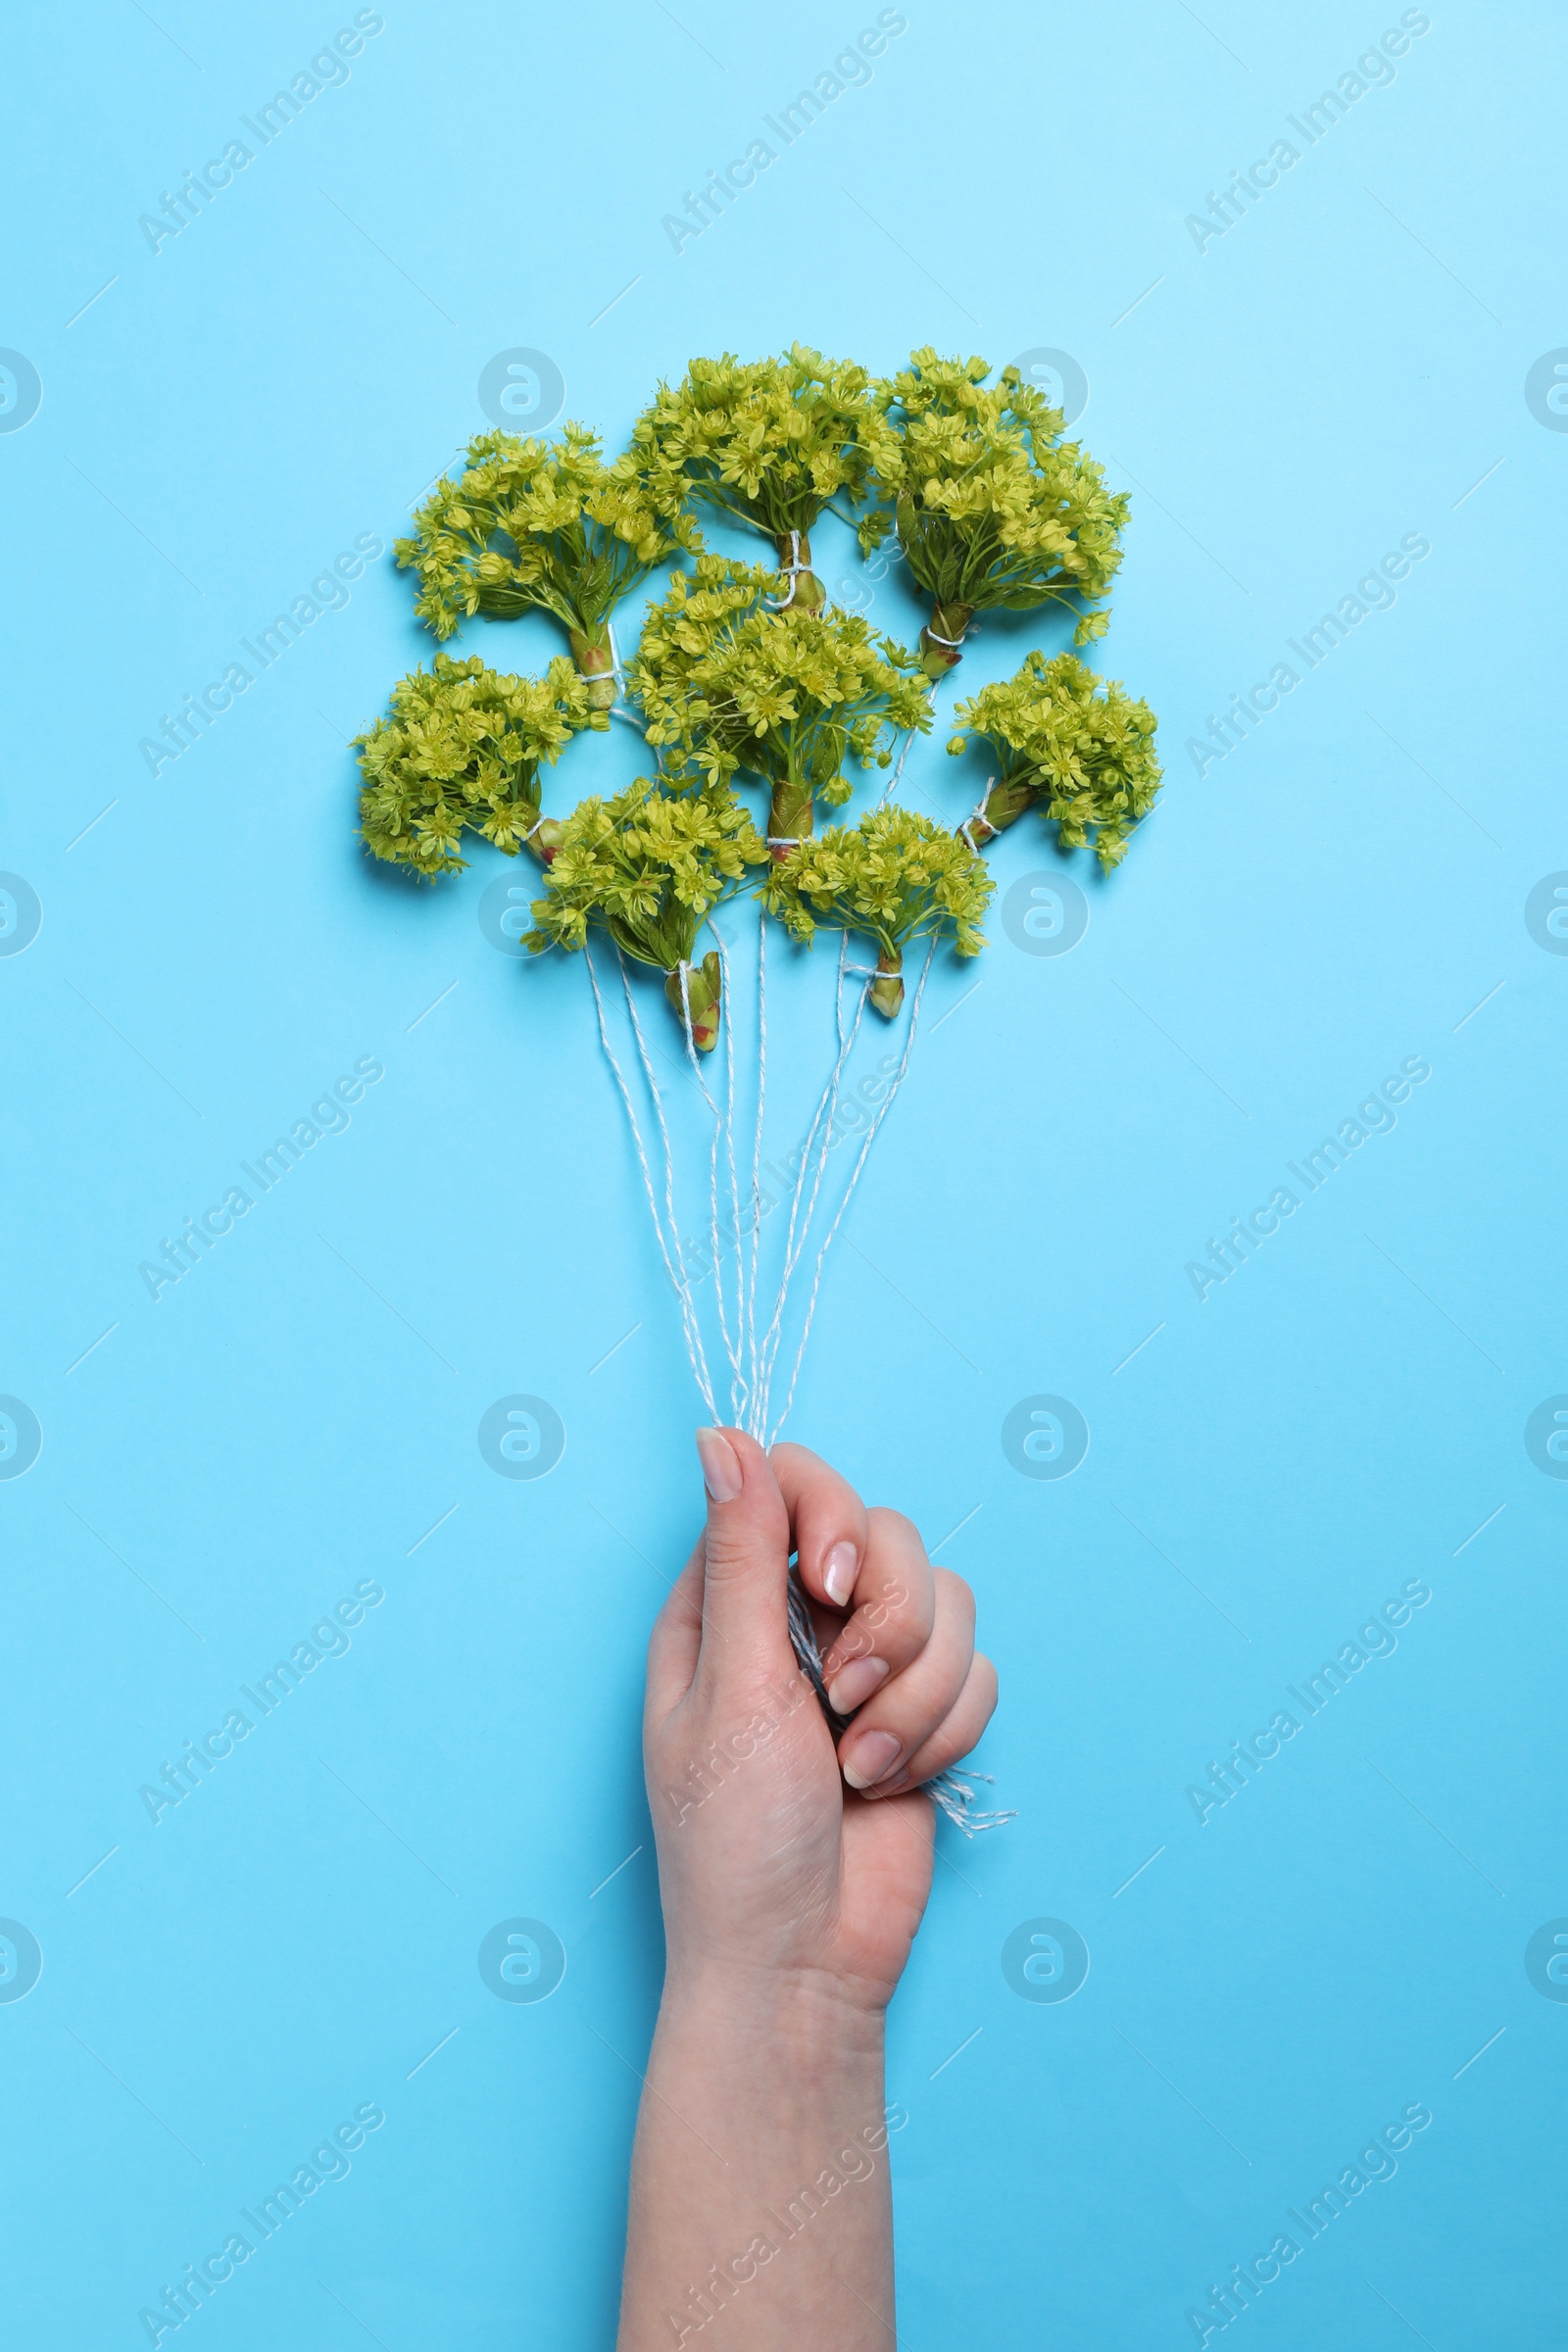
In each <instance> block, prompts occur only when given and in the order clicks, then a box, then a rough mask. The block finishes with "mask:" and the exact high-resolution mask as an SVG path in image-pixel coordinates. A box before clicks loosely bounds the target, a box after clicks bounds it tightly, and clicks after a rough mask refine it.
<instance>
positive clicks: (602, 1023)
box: [583, 941, 716, 1413]
mask: <svg viewBox="0 0 1568 2352" xmlns="http://www.w3.org/2000/svg"><path fill="white" fill-rule="evenodd" d="M583 958H584V961H585V962H586V963H587V966H588V977H589V980H590V981H591V982H592V984H593V992H594V1009H595V1010H596V1012H597V1013H598V1015H599V1042H600V1044H601V1045H602V1046H603V1047H604V1049H605V1059H606V1060H607V1061H608V1062H609V1064H610V1066H611V1068H612V1070H613V1072H614V1076H615V1084H616V1085H617V1086H618V1087H619V1089H620V1099H621V1102H622V1103H624V1104H625V1108H626V1123H627V1125H628V1126H629V1127H630V1129H631V1140H632V1143H633V1144H634V1145H635V1147H636V1151H637V1165H638V1166H639V1167H640V1168H641V1170H642V1174H643V1190H644V1191H645V1193H646V1194H647V1196H648V1213H649V1215H650V1216H651V1217H652V1219H653V1221H654V1237H655V1239H656V1240H657V1242H658V1244H659V1254H660V1256H661V1257H662V1259H663V1261H664V1271H665V1273H666V1274H667V1275H668V1276H669V1284H670V1288H671V1290H672V1291H673V1292H674V1294H675V1297H676V1298H677V1299H679V1301H680V1311H681V1325H682V1329H683V1330H684V1332H685V1335H686V1353H687V1355H688V1356H689V1357H690V1359H691V1367H692V1375H693V1378H694V1379H695V1380H696V1382H697V1386H698V1389H699V1391H700V1393H701V1395H702V1399H703V1402H704V1403H705V1404H706V1405H707V1407H708V1409H709V1411H710V1412H711V1413H713V1412H716V1407H715V1406H714V1403H713V1391H712V1386H711V1382H710V1380H709V1377H708V1366H707V1363H706V1361H705V1359H704V1357H703V1354H702V1335H701V1333H700V1332H699V1333H698V1334H697V1344H696V1346H695V1347H694V1346H693V1300H692V1299H691V1295H690V1290H689V1287H688V1285H687V1284H686V1283H685V1281H684V1280H683V1279H682V1276H681V1275H678V1274H677V1273H676V1271H675V1267H674V1264H673V1262H672V1260H671V1258H670V1253H669V1249H668V1246H667V1245H666V1243H665V1240H664V1228H663V1224H662V1220H661V1218H660V1214H659V1204H658V1201H656V1200H655V1198H654V1174H653V1170H652V1168H651V1167H650V1166H649V1164H648V1153H647V1152H646V1150H645V1149H644V1146H643V1138H642V1130H641V1128H640V1127H639V1126H638V1124H637V1113H636V1110H635V1109H634V1107H633V1105H632V1099H631V1090H630V1088H629V1087H628V1086H627V1084H626V1078H625V1073H624V1072H623V1070H622V1069H621V1066H620V1062H619V1060H618V1058H617V1057H616V1054H615V1049H614V1047H613V1045H612V1044H611V1042H610V1029H609V1024H608V1023H607V1021H606V1019H605V1000H604V998H603V996H602V995H601V994H600V988H599V974H598V972H597V971H596V970H595V968H594V956H593V950H592V948H590V947H589V946H588V944H587V942H586V941H584V943H583ZM621 976H622V978H624V977H625V965H624V963H622V966H621Z"/></svg>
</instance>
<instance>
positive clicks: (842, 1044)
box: [759, 933, 865, 1424]
mask: <svg viewBox="0 0 1568 2352" xmlns="http://www.w3.org/2000/svg"><path fill="white" fill-rule="evenodd" d="M848 948H849V941H848V938H847V937H846V936H845V935H844V934H842V933H841V935H840V940H839V971H838V981H837V986H836V988H835V992H834V997H835V1017H836V1020H837V1023H838V1033H839V1052H838V1058H837V1060H836V1061H835V1062H834V1064H833V1067H832V1069H831V1070H830V1071H829V1073H828V1079H827V1084H826V1085H825V1086H824V1087H823V1089H822V1092H821V1095H820V1097H819V1098H818V1101H817V1105H816V1109H815V1111H814V1112H813V1113H812V1116H811V1123H810V1126H809V1128H808V1129H807V1133H806V1141H805V1143H804V1144H803V1145H802V1147H801V1164H800V1168H799V1170H798V1171H797V1174H796V1178H795V1190H794V1193H793V1194H792V1196H791V1199H790V1221H789V1230H788V1232H787V1233H786V1235H785V1239H784V1271H783V1274H782V1276H781V1278H780V1281H779V1286H778V1297H777V1299H775V1300H774V1303H773V1314H772V1319H771V1321H770V1322H769V1324H768V1327H767V1335H766V1337H765V1338H764V1340H763V1342H762V1381H761V1394H760V1398H759V1405H760V1412H761V1416H762V1419H763V1422H764V1424H765V1421H766V1416H767V1404H768V1397H769V1395H770V1393H771V1390H772V1385H773V1366H774V1363H775V1362H776V1361H777V1358H778V1350H779V1345H780V1341H781V1339H782V1337H783V1321H784V1307H785V1301H786V1299H787V1297H788V1294H789V1286H790V1282H791V1279H792V1277H793V1275H794V1273H795V1269H796V1267H797V1266H798V1265H799V1264H800V1262H801V1257H802V1255H803V1253H804V1251H805V1249H806V1240H807V1235H808V1233H809V1230H810V1223H811V1215H812V1211H813V1210H814V1209H815V1207H816V1200H817V1194H818V1193H819V1192H820V1190H821V1185H822V1175H823V1171H824V1170H825V1168H826V1166H827V1155H828V1152H829V1149H830V1148H831V1144H832V1138H833V1120H834V1117H835V1115H836V1113H837V1110H838V1098H839V1085H840V1081H841V1080H842V1078H843V1075H844V1065H845V1063H846V1062H847V1061H848V1060H849V1057H850V1054H851V1050H852V1049H853V1047H854V1044H855V1040H856V1035H857V1033H858V1029H859V1025H860V1014H861V1013H862V1011H863V1010H864V1008H865V996H864V993H863V992H862V994H861V997H860V1002H859V1004H858V1005H857V1006H856V1010H855V1020H854V1023H853V1025H852V1027H851V1029H850V1031H849V1033H848V1035H846V1034H845V1029H844V1014H843V994H844V961H845V956H846V955H847V953H848ZM818 1132H820V1134H821V1137H822V1147H821V1151H820V1152H818V1154H817V1161H816V1172H815V1181H814V1182H813V1184H812V1187H811V1198H810V1202H809V1206H808V1208H807V1211H806V1219H805V1222H804V1223H801V1222H800V1216H801V1202H802V1200H803V1198H804V1196H805V1192H806V1180H807V1171H808V1169H809V1166H810V1164H811V1153H812V1152H813V1151H814V1150H815V1148H816V1138H817V1135H818ZM797 1228H799V1240H797V1238H796V1236H797Z"/></svg>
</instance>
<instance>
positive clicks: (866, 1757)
mask: <svg viewBox="0 0 1568 2352" xmlns="http://www.w3.org/2000/svg"><path fill="white" fill-rule="evenodd" d="M902 1745H903V1742H902V1741H901V1740H897V1739H895V1738H894V1736H893V1734H892V1733H891V1732H862V1733H861V1735H860V1737H859V1739H858V1740H851V1742H850V1751H849V1753H850V1756H853V1757H854V1759H855V1761H854V1763H853V1764H852V1763H851V1762H850V1760H849V1756H841V1757H840V1758H839V1770H840V1771H841V1772H842V1773H843V1775H844V1778H845V1779H846V1780H847V1781H848V1782H849V1784H850V1787H851V1788H852V1789H869V1788H870V1787H871V1785H872V1784H873V1782H876V1781H879V1780H881V1778H882V1776H883V1774H884V1773H886V1772H891V1771H892V1769H893V1767H894V1765H895V1764H896V1763H897V1762H898V1758H899V1751H900V1748H901V1747H902Z"/></svg>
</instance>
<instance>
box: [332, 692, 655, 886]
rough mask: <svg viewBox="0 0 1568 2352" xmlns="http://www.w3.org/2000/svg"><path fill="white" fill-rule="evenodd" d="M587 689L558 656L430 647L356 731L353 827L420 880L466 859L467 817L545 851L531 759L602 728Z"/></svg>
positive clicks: (546, 827) (501, 838)
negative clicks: (531, 669) (500, 664)
mask: <svg viewBox="0 0 1568 2352" xmlns="http://www.w3.org/2000/svg"><path fill="white" fill-rule="evenodd" d="M589 695H590V689H589V688H588V687H587V686H585V685H584V683H583V681H582V679H581V678H580V677H579V676H578V674H577V672H576V670H575V669H574V668H573V667H572V665H571V663H570V662H567V661H565V660H564V658H558V659H557V660H556V661H554V662H551V664H550V667H549V669H548V671H547V672H546V674H545V676H544V677H542V678H515V677H509V676H505V675H503V674H501V673H500V672H498V671H496V670H493V669H487V668H486V667H485V665H484V663H483V662H479V661H471V662H459V661H455V660H454V659H453V657H452V655H450V654H437V656H436V658H435V666H434V669H433V670H424V669H417V670H415V671H413V672H412V673H411V674H410V675H409V676H408V677H406V678H401V679H400V680H399V681H398V683H397V685H396V686H394V687H393V689H392V710H391V714H390V716H388V717H386V718H383V719H379V720H378V721H377V722H376V724H375V725H374V726H373V727H371V728H370V729H369V730H368V733H366V734H364V735H360V736H358V737H356V739H355V742H356V748H357V749H358V751H359V755H360V767H361V771H362V772H363V774H364V777H365V786H364V789H363V791H362V792H361V794H360V825H361V830H362V832H363V834H364V838H365V846H366V848H367V849H368V850H369V852H370V853H371V855H372V857H376V858H385V859H387V861H388V862H389V863H390V864H393V865H402V866H407V867H408V868H409V870H410V871H411V872H413V873H416V874H420V875H423V876H424V877H426V878H427V879H429V878H431V877H433V876H434V875H436V874H449V873H455V872H457V870H458V869H459V868H460V867H461V866H463V865H464V864H466V859H465V858H463V856H462V855H461V852H460V844H461V841H462V836H463V831H464V827H465V826H466V827H467V828H468V829H469V830H470V831H471V832H474V833H478V834H480V835H481V836H482V837H483V838H484V840H486V841H489V842H493V843H494V844H495V846H496V848H497V849H499V850H505V851H506V852H507V854H508V856H509V857H511V856H515V854H516V852H517V850H519V849H520V848H521V847H522V846H523V844H524V843H526V844H527V845H528V846H529V847H530V848H531V849H533V850H534V851H535V852H536V854H538V855H539V856H540V857H541V858H548V854H549V834H550V832H551V830H552V828H551V826H550V823H549V820H548V819H542V818H541V816H540V801H539V773H538V771H539V765H540V762H541V761H551V760H555V759H556V758H557V757H558V756H559V754H560V753H561V752H562V750H563V749H564V746H565V745H566V744H567V743H569V742H570V740H571V738H572V736H573V735H574V734H575V733H576V732H577V731H578V730H579V729H580V728H582V727H597V728H600V729H604V728H607V727H608V726H609V724H610V721H609V719H608V718H607V717H606V716H605V714H604V712H603V711H595V710H593V709H591V708H590V702H589Z"/></svg>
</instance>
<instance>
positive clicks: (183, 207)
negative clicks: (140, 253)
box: [136, 8, 386, 253]
mask: <svg viewBox="0 0 1568 2352" xmlns="http://www.w3.org/2000/svg"><path fill="white" fill-rule="evenodd" d="M385 29H386V19H385V18H384V17H382V16H378V15H377V14H376V12H375V10H374V9H373V8H362V9H361V10H360V12H359V15H358V16H357V17H356V18H355V20H354V24H353V25H343V26H342V28H341V29H340V30H339V31H337V32H335V33H334V34H333V35H332V40H331V44H330V46H327V45H326V44H325V43H323V44H322V46H321V48H319V50H318V51H317V53H316V55H315V56H314V57H313V58H312V59H311V62H310V64H309V65H308V66H302V67H301V68H300V70H299V72H298V73H296V74H295V75H294V78H293V80H292V81H291V82H290V83H289V85H288V88H287V89H286V90H275V91H274V92H273V94H272V96H271V97H270V99H269V100H268V102H267V104H266V105H265V106H260V107H258V108H257V110H256V113H257V117H258V118H259V119H258V120H256V121H254V122H253V121H252V119H251V117H250V116H249V115H241V117H240V121H241V122H242V123H244V125H245V128H246V129H247V131H249V133H250V135H251V137H252V138H253V139H254V140H255V141H256V146H255V147H248V146H247V145H246V143H245V141H244V140H243V139H230V140H229V141H228V144H227V145H226V146H225V147H224V149H223V151H222V153H221V155H215V156H212V157H210V158H209V159H208V161H207V162H206V163H205V164H203V166H202V167H201V172H200V175H199V176H198V174H197V173H196V172H186V173H185V176H184V178H183V179H182V180H181V182H180V184H179V186H178V187H177V188H173V189H170V188H164V189H163V190H161V191H160V194H159V203H160V205H161V206H162V208H163V209H162V210H161V211H160V212H156V213H143V214H142V216H141V218H140V220H139V221H137V222H136V226H137V227H138V228H139V229H140V230H141V233H142V235H143V236H144V237H145V238H146V240H147V242H148V244H149V245H150V246H151V247H152V249H153V251H154V253H161V252H162V251H163V249H164V247H165V246H166V245H167V244H168V243H169V241H170V239H171V238H172V237H177V236H180V235H182V234H183V232H184V231H185V230H186V229H187V228H188V227H189V226H190V224H191V222H192V221H196V220H199V219H200V217H201V215H202V213H204V212H205V211H206V209H207V207H208V206H209V205H210V204H211V203H212V201H213V199H214V198H215V197H216V196H220V195H221V193H222V191H223V190H224V188H227V187H232V185H233V183H234V174H235V173H236V172H243V171H245V170H246V169H247V167H248V166H249V165H251V164H253V163H254V162H255V161H256V158H257V155H258V154H259V153H260V151H261V149H262V148H264V147H270V145H271V144H272V141H273V140H274V139H275V138H278V137H280V136H281V135H282V133H283V132H284V131H285V130H287V128H288V126H289V124H290V123H292V122H293V121H294V119H295V117H296V116H297V115H298V114H300V113H301V112H302V110H303V109H304V108H305V107H307V106H309V105H310V104H311V103H312V101H313V100H315V99H317V98H319V96H320V94H321V92H322V91H323V90H327V89H341V87H342V86H343V84H344V82H346V81H347V80H348V78H349V69H348V65H347V62H346V61H347V60H348V59H349V58H351V57H358V56H359V54H360V52H361V50H362V49H363V48H364V47H365V44H366V42H367V41H368V40H374V38H375V36H376V34H377V33H378V32H384V31H385Z"/></svg>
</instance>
